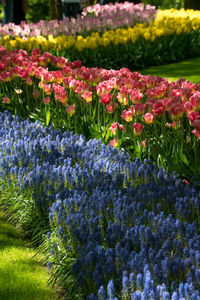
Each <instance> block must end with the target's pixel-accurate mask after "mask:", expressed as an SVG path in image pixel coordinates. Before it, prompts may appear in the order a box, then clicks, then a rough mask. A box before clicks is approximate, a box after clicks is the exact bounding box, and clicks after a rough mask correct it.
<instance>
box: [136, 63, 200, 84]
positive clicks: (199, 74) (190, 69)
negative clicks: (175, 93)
mask: <svg viewBox="0 0 200 300" xmlns="http://www.w3.org/2000/svg"><path fill="white" fill-rule="evenodd" d="M139 72H140V73H141V74H143V75H157V76H160V77H167V78H168V79H169V81H176V80H177V79H178V78H184V79H187V80H189V81H191V82H193V83H195V84H196V83H199V82H200V57H199V58H194V59H189V60H185V61H183V62H179V63H174V64H169V65H162V66H156V67H150V68H147V69H143V70H140V71H139Z"/></svg>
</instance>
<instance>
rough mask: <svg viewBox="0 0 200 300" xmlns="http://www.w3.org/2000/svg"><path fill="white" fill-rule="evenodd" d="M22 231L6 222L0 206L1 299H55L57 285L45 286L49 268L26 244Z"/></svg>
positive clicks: (57, 295) (56, 297) (56, 296)
mask: <svg viewBox="0 0 200 300" xmlns="http://www.w3.org/2000/svg"><path fill="white" fill-rule="evenodd" d="M28 243H29V241H27V240H25V239H24V237H23V233H22V232H21V231H20V230H18V229H16V228H15V227H14V226H13V225H11V224H9V223H8V221H7V218H6V216H5V214H4V213H3V212H2V211H1V210H0V299H1V300H23V299H24V300H25V299H26V300H27V299H28V300H40V299H41V300H45V299H46V300H47V299H48V300H51V299H52V300H57V299H61V297H60V298H59V294H58V292H57V290H56V289H52V288H51V287H50V286H48V284H47V281H48V279H49V274H48V270H47V268H46V267H45V266H43V263H42V260H44V258H43V257H42V256H41V255H37V256H34V255H35V253H36V252H37V249H34V248H32V247H30V246H29V245H28Z"/></svg>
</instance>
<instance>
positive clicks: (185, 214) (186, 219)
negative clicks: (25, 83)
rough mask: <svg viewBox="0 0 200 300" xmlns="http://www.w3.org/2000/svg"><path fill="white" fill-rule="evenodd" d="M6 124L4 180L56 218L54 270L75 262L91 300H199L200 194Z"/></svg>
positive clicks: (49, 131) (110, 153) (118, 157)
mask: <svg viewBox="0 0 200 300" xmlns="http://www.w3.org/2000/svg"><path fill="white" fill-rule="evenodd" d="M0 122H1V128H0V150H1V152H0V177H1V180H2V181H5V182H7V183H10V184H16V186H18V187H19V189H20V191H21V192H22V193H23V192H24V191H26V190H30V191H32V197H33V199H34V203H35V204H34V208H35V210H37V209H38V208H40V209H41V210H42V211H44V212H45V211H48V212H49V221H50V226H51V232H48V234H47V246H48V251H49V256H48V257H49V265H50V264H51V265H52V267H53V268H54V269H55V268H57V269H58V268H61V266H62V263H63V262H64V260H65V259H66V257H67V256H68V254H69V253H70V255H71V256H73V259H74V262H73V265H72V274H73V276H74V278H76V280H77V283H78V285H79V286H80V287H81V289H82V291H83V294H84V295H85V296H86V295H88V296H87V299H88V300H93V299H119V298H120V297H123V299H131V300H132V299H173V300H175V299H200V292H199V291H200V234H199V228H200V218H199V213H200V193H199V192H198V191H197V190H196V189H195V188H194V186H191V185H190V184H188V185H185V184H183V183H182V182H181V180H180V179H179V178H178V177H177V176H176V174H172V175H171V176H168V175H167V174H166V172H165V171H163V170H162V169H158V168H157V167H156V165H154V164H153V163H152V162H151V161H144V162H140V161H139V160H135V161H134V162H130V161H129V157H128V154H127V153H125V152H123V151H122V150H116V149H114V148H112V147H110V146H105V145H104V144H102V143H101V141H99V140H89V141H86V139H85V138H84V137H83V136H79V135H77V134H73V133H72V132H69V131H67V132H65V133H62V132H61V131H54V130H53V128H52V127H49V128H45V127H43V126H42V125H41V124H40V123H39V122H36V123H31V122H30V121H29V120H26V121H20V120H19V118H18V117H12V116H11V115H10V114H9V113H7V112H5V113H0ZM2 188H3V187H2ZM61 253H62V255H61ZM63 254H65V255H63ZM62 260H63V261H62ZM61 274H62V272H61ZM116 297H117V298H116Z"/></svg>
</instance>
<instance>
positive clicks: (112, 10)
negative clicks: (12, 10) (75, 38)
mask: <svg viewBox="0 0 200 300" xmlns="http://www.w3.org/2000/svg"><path fill="white" fill-rule="evenodd" d="M155 15H156V9H155V7H154V6H150V5H146V6H145V5H144V4H143V3H139V4H135V5H134V4H133V3H129V2H125V3H116V4H114V5H113V4H109V5H102V6H101V5H99V4H96V5H94V6H90V7H87V8H85V9H84V10H83V13H82V15H79V16H77V19H73V18H72V19H69V18H66V19H65V20H64V21H57V20H52V21H44V20H41V21H40V22H39V23H30V24H27V23H26V22H22V23H21V25H15V24H13V23H9V24H6V25H4V26H3V27H1V28H0V36H4V35H9V36H13V37H15V36H22V37H23V36H37V35H43V36H47V35H49V34H52V35H53V36H57V35H61V34H65V35H75V34H84V33H86V32H91V31H98V32H104V31H106V30H108V29H115V28H117V27H124V26H134V25H135V24H136V23H144V22H147V23H149V22H150V21H152V20H153V19H154V18H155Z"/></svg>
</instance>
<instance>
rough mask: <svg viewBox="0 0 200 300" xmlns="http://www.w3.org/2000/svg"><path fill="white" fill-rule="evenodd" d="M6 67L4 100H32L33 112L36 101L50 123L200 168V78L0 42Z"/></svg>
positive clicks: (0, 86)
mask: <svg viewBox="0 0 200 300" xmlns="http://www.w3.org/2000/svg"><path fill="white" fill-rule="evenodd" d="M47 66H48V67H50V68H51V69H52V70H50V69H49V68H48V67H47ZM53 69H54V70H53ZM0 70H1V71H0V72H1V73H0V92H1V95H2V99H1V100H2V102H3V107H4V108H6V107H7V108H12V107H13V108H15V110H16V107H18V110H20V109H25V107H26V108H27V113H28V114H30V113H31V112H33V111H35V110H36V109H37V113H38V114H41V115H40V117H44V116H45V118H46V124H49V123H53V124H54V126H56V127H60V126H61V127H62V126H63V124H65V125H66V127H67V128H70V129H73V130H75V131H78V132H79V133H80V132H81V130H82V128H83V127H84V126H85V128H86V127H87V128H86V129H87V131H88V130H89V131H90V134H89V136H92V137H101V138H103V139H104V140H105V141H106V142H110V144H111V145H112V146H121V147H124V148H127V149H132V150H130V151H132V152H134V155H136V156H139V157H140V158H142V157H149V156H150V157H151V156H152V157H153V158H154V159H155V160H157V162H158V163H160V164H161V165H163V166H165V165H166V166H168V165H170V164H171V165H172V167H173V168H176V166H178V164H179V166H178V168H179V167H180V166H181V163H182V165H183V166H185V167H186V166H187V169H188V168H189V167H191V168H193V169H195V171H194V173H195V172H197V173H198V170H199V168H200V164H199V158H198V151H199V150H198V148H199V141H198V140H199V139H200V114H199V110H200V84H197V85H194V84H192V83H191V82H189V81H187V80H184V79H179V80H178V81H177V82H171V83H169V82H168V80H167V79H166V78H160V77H156V76H143V75H141V74H140V73H137V72H133V73H132V72H131V71H129V70H128V69H126V68H123V69H121V70H117V71H116V70H105V69H98V68H86V67H84V66H81V62H80V61H77V62H74V63H71V62H67V61H66V59H65V58H63V57H55V56H53V55H52V54H50V53H47V52H46V53H43V54H40V52H39V50H33V51H32V54H31V55H30V56H28V54H27V53H26V51H23V50H20V51H17V50H15V51H12V52H7V51H6V50H4V49H3V50H1V59H0ZM3 95H4V96H3ZM13 111H14V109H13ZM61 124H62V125H61ZM178 170H179V169H178ZM179 171H180V170H179ZM186 173H187V172H186ZM186 175H187V174H185V176H186Z"/></svg>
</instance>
